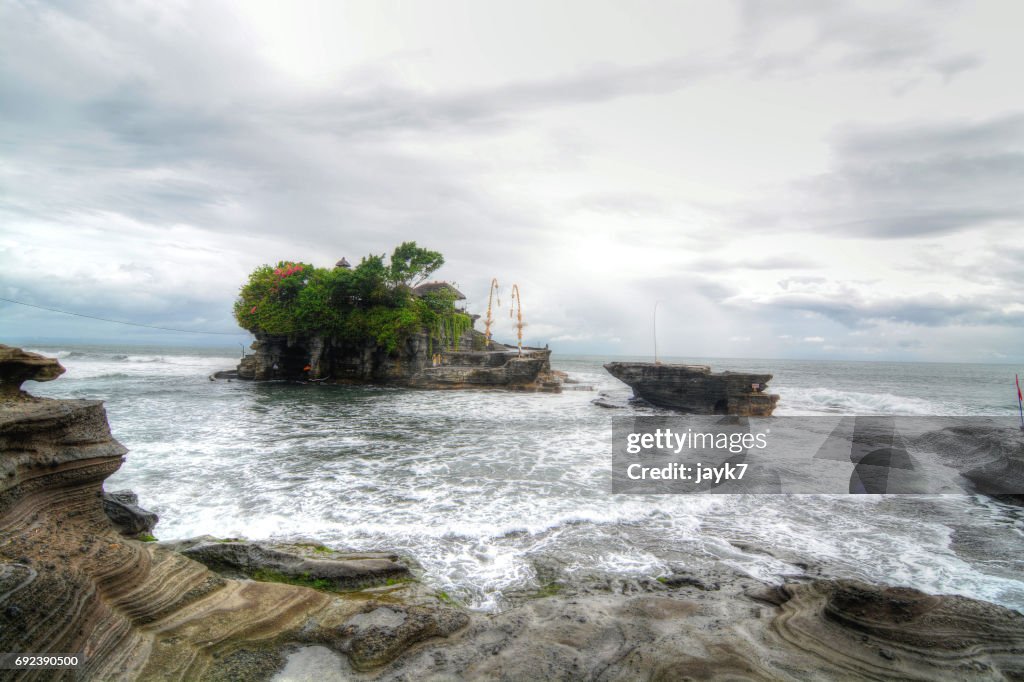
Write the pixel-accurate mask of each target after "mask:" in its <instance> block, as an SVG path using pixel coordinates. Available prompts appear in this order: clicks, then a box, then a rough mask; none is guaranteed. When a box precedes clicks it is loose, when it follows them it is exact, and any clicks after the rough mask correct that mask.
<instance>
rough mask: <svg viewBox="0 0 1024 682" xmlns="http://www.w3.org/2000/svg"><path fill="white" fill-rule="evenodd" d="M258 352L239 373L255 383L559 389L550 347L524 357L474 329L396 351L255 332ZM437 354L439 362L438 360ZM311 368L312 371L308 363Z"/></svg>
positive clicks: (418, 337) (412, 341)
mask: <svg viewBox="0 0 1024 682" xmlns="http://www.w3.org/2000/svg"><path fill="white" fill-rule="evenodd" d="M252 347H253V350H254V351H255V352H254V353H253V355H250V356H248V357H246V358H245V359H244V360H243V361H242V362H241V364H239V366H238V377H239V378H241V379H251V380H255V381H267V380H273V379H312V380H317V381H321V380H323V381H331V382H337V383H360V384H363V383H372V384H391V385H397V386H411V387H415V388H432V389H445V388H510V389H515V390H547V391H557V390H559V388H560V386H561V381H560V380H559V378H558V377H557V376H556V375H555V374H554V373H552V371H551V351H549V350H547V349H540V348H528V349H525V350H524V352H523V355H522V356H521V357H520V356H519V355H518V353H517V352H516V351H515V350H514V349H512V347H510V346H505V345H503V344H500V343H495V344H493V345H492V350H490V351H485V350H484V335H483V334H481V333H480V332H478V331H476V330H473V329H470V330H467V331H466V333H465V334H463V335H462V336H461V337H460V338H459V340H458V342H457V343H455V344H453V345H449V346H444V345H442V344H438V343H432V342H431V340H430V338H429V337H428V335H427V334H426V332H421V333H419V334H413V335H412V336H410V337H409V338H408V339H407V340H406V342H405V345H404V346H403V347H402V348H400V349H399V350H398V351H397V352H395V353H388V352H386V351H385V350H384V349H382V348H379V347H377V346H376V345H375V344H373V343H367V344H351V343H346V342H342V341H340V340H337V339H333V338H331V337H328V336H323V335H318V334H295V335H291V336H272V335H266V334H259V333H257V334H256V341H255V342H254V343H253V346H252ZM435 358H439V360H440V361H439V362H437V363H435ZM307 366H308V367H309V368H310V370H309V372H308V373H307V372H306V371H304V370H305V367H307Z"/></svg>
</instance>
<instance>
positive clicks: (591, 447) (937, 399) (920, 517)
mask: <svg viewBox="0 0 1024 682" xmlns="http://www.w3.org/2000/svg"><path fill="white" fill-rule="evenodd" d="M31 350H35V351H37V352H41V353H43V354H45V355H49V356H52V357H56V358H58V359H59V360H60V362H61V363H62V364H63V365H64V366H65V367H66V368H67V373H66V374H65V375H64V376H62V377H61V378H60V379H59V380H57V381H52V382H47V383H34V382H29V383H27V384H26V385H25V388H27V389H28V390H29V391H30V392H32V393H34V394H36V395H40V396H49V397H54V398H89V399H99V400H103V401H104V402H105V403H106V409H107V414H108V417H109V421H110V426H111V430H112V432H113V434H114V436H115V437H116V438H117V439H118V440H119V441H120V442H121V443H123V444H124V445H125V446H126V447H127V448H128V450H129V452H128V455H127V459H126V462H125V464H124V465H123V466H122V468H121V469H120V470H119V471H118V472H117V473H115V474H114V475H113V476H111V477H110V479H108V481H107V483H106V488H107V489H108V490H118V489H131V490H133V491H135V492H136V493H137V494H138V495H139V499H140V504H141V505H142V506H143V507H145V508H147V509H150V510H152V511H155V512H156V513H158V514H159V516H160V522H159V524H158V525H157V527H156V529H155V531H154V532H155V535H156V536H157V537H158V538H159V539H160V540H162V541H163V540H175V539H183V538H188V537H193V536H198V535H204V534H209V535H214V536H217V537H221V538H224V537H244V538H249V539H253V540H266V539H296V538H311V539H315V540H317V541H319V542H322V543H324V544H326V545H329V546H331V547H335V548H339V549H355V550H393V551H397V552H400V553H402V554H405V555H408V556H410V557H411V558H412V559H413V560H414V561H415V562H416V563H417V564H418V566H419V570H418V572H419V573H420V574H421V576H422V580H423V581H424V582H426V583H427V584H428V585H430V586H432V587H434V588H436V589H438V590H444V591H445V592H447V593H448V594H449V595H450V596H451V597H452V598H454V599H458V600H459V601H461V602H462V603H464V604H466V605H467V606H469V607H471V608H474V609H480V610H500V609H503V608H505V607H507V606H508V604H509V603H510V595H513V594H520V593H523V592H524V591H529V590H531V589H533V590H535V589H537V588H538V587H540V586H541V585H542V584H544V583H545V581H548V580H551V579H552V576H556V577H557V579H559V580H564V581H571V580H573V579H574V578H575V577H580V578H582V577H593V576H594V575H595V574H596V575H601V576H604V577H605V578H606V579H607V580H608V584H610V585H615V584H618V583H617V581H618V582H621V584H623V585H625V584H628V582H629V581H630V580H635V579H637V578H639V577H644V576H646V577H654V576H659V575H665V574H668V573H671V572H678V571H691V572H695V573H701V572H704V571H708V570H722V569H725V570H735V571H739V572H741V573H742V574H746V575H749V576H751V577H752V578H756V579H759V580H764V581H768V582H772V583H781V582H783V581H785V580H787V579H793V578H794V577H796V576H800V575H801V574H803V573H804V571H805V568H806V567H807V566H811V567H813V568H814V570H816V571H818V572H820V573H821V574H822V575H826V576H834V577H846V578H855V579H861V580H864V581H867V582H872V583H883V584H890V585H905V586H910V587H915V588H918V589H921V590H925V591H928V592H933V593H943V594H960V595H965V596H968V597H974V598H978V599H984V600H987V601H991V602H995V603H998V604H1002V605H1004V606H1007V607H1010V608H1013V609H1017V610H1020V611H1024V559H1022V557H1024V510H1021V509H1020V508H1017V507H1013V506H1009V505H1006V504H1002V503H1000V502H997V501H994V500H991V499H989V498H986V497H984V496H980V495H971V494H947V495H754V494H749V495H615V494H612V492H611V425H612V418H613V416H622V414H624V413H625V414H628V413H629V412H630V411H633V410H644V409H646V410H648V413H649V412H650V410H651V409H652V408H642V407H634V406H632V405H630V404H629V403H628V402H627V400H628V398H629V396H630V395H631V391H630V389H629V388H628V387H627V386H626V385H625V384H622V383H621V382H619V381H618V380H617V379H615V378H613V377H612V376H611V375H609V374H608V373H607V372H606V371H605V370H604V369H603V367H602V363H603V362H607V361H608V360H611V359H622V360H626V359H630V358H605V357H602V358H598V357H569V356H558V355H555V356H554V358H553V362H552V364H553V366H554V368H555V369H560V370H564V371H566V372H568V373H569V376H570V377H571V378H572V379H573V380H575V381H577V382H579V383H577V384H572V385H569V386H567V388H573V389H589V390H567V391H565V392H563V393H560V394H544V393H540V394H526V393H506V392H500V391H447V392H434V391H421V390H408V389H401V388H380V387H348V386H331V385H312V384H293V383H283V382H282V383H251V382H244V381H237V380H236V381H225V380H217V381H211V380H210V375H211V374H212V373H213V372H215V371H217V370H222V369H231V368H233V367H234V366H235V365H236V363H237V361H238V355H239V352H238V351H237V350H236V351H234V352H232V351H231V350H230V349H223V348H219V349H217V348H180V347H174V348H164V347H139V346H129V347H116V346H72V345H60V346H37V347H34V348H31ZM637 359H643V358H637ZM664 360H665V361H677V362H687V363H697V364H707V365H710V366H711V367H712V368H713V369H715V370H723V369H732V370H748V371H765V372H770V373H772V374H774V379H773V380H772V382H771V384H770V388H771V391H772V392H774V393H778V394H780V395H781V396H782V399H781V401H780V403H779V406H778V409H777V411H776V414H777V415H786V414H793V415H812V414H826V415H838V414H849V415H860V414H871V415H878V414H881V415H956V416H962V415H997V416H1012V415H1014V414H1016V412H1017V404H1016V392H1015V389H1014V388H1013V377H1014V373H1015V372H1017V371H1019V368H1016V367H1011V366H1006V365H991V364H932V363H888V362H826V361H795V360H759V359H743V358H736V359H728V360H723V359H714V358H665V359H664ZM601 394H604V396H603V397H604V398H605V400H607V401H611V402H613V403H616V404H620V405H623V407H622V409H618V410H609V409H604V408H601V407H598V406H596V405H594V404H592V402H591V401H592V400H594V399H595V397H597V396H598V395H601ZM655 412H656V410H655Z"/></svg>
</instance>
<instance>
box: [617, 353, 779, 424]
mask: <svg viewBox="0 0 1024 682" xmlns="http://www.w3.org/2000/svg"><path fill="white" fill-rule="evenodd" d="M604 368H605V369H606V370H608V373H609V374H611V375H612V376H613V377H615V378H616V379H618V380H619V381H622V382H623V383H625V384H628V385H629V387H630V388H632V389H633V395H634V397H636V398H639V399H641V400H645V401H647V402H648V403H650V404H652V405H657V406H658V407H666V408H669V409H673V410H679V411H680V412H685V413H688V414H728V415H737V416H741V417H768V416H771V414H772V412H773V411H774V410H775V404H776V403H777V402H779V396H777V395H772V394H769V393H766V392H765V388H766V387H767V384H768V382H769V381H771V379H772V375H771V374H753V373H748V372H721V373H715V372H712V371H711V368H710V367H708V366H706V365H673V364H662V363H655V362H609V363H608V364H606V365H605V366H604Z"/></svg>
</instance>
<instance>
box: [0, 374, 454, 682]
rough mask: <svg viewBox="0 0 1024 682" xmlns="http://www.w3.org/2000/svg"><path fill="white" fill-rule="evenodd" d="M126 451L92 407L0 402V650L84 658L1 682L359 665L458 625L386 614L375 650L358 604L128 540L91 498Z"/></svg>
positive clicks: (444, 611) (426, 613) (207, 675)
mask: <svg viewBox="0 0 1024 682" xmlns="http://www.w3.org/2000/svg"><path fill="white" fill-rule="evenodd" d="M9 357H11V356H9ZM39 366H40V364H39V363H38V361H37V360H35V359H33V358H29V360H28V366H27V367H23V366H17V364H16V363H12V362H8V363H6V364H5V365H3V366H2V367H0V369H2V370H3V371H5V372H7V374H6V375H5V381H7V382H9V383H10V384H12V385H13V384H14V382H16V381H17V380H18V378H19V377H25V376H29V375H31V371H30V368H31V367H39ZM43 366H45V365H43ZM48 371H50V372H53V371H54V370H52V369H51V370H48ZM56 373H57V374H59V372H56ZM125 452H126V450H125V448H124V447H123V446H121V444H119V443H118V442H117V441H116V440H114V439H113V437H112V436H111V434H110V430H109V427H108V425H107V420H106V414H105V411H104V409H103V405H102V404H101V403H100V402H99V401H91V400H47V399H39V398H29V397H22V396H21V395H18V396H17V397H15V398H11V399H7V400H3V401H0V651H5V652H18V653H81V654H84V655H85V658H86V663H85V666H84V668H83V669H81V670H78V671H74V672H65V673H61V672H59V671H52V670H30V671H18V672H12V671H5V673H9V674H8V676H7V677H5V679H18V680H36V679H62V678H65V677H66V678H67V679H89V680H135V679H142V680H199V679H202V680H259V679H266V678H267V677H268V676H269V675H270V674H271V673H272V672H273V671H274V670H275V669H276V668H277V667H279V666H280V665H281V664H282V663H283V660H284V651H286V650H287V648H288V647H292V646H295V645H296V644H314V643H315V644H321V645H325V646H328V647H330V648H331V649H333V650H335V651H348V650H351V651H353V652H356V653H354V654H352V656H353V659H352V660H353V665H357V666H359V665H363V666H372V665H377V664H380V663H383V662H386V661H387V660H388V656H393V655H397V654H398V653H399V652H400V651H401V650H402V648H403V647H404V646H407V645H408V644H409V643H412V642H415V641H419V640H422V639H424V638H428V637H432V636H437V635H446V634H450V633H451V632H453V631H454V630H455V629H457V628H458V627H461V625H463V624H464V623H465V622H466V616H465V615H464V614H463V613H462V612H461V611H457V610H453V609H451V608H449V607H446V606H444V605H441V604H437V603H431V602H430V601H429V600H427V603H426V604H425V605H421V606H415V605H409V604H401V605H396V606H393V607H389V608H394V609H397V610H398V611H400V612H403V613H404V612H405V611H409V612H410V613H413V612H414V615H415V617H414V618H412V619H411V620H410V623H411V625H410V626H407V627H406V628H405V629H403V630H402V631H401V632H396V633H394V636H393V637H389V636H388V633H383V634H382V633H379V632H378V633H376V635H374V636H375V637H376V638H377V639H380V640H382V641H383V642H384V643H385V644H386V645H384V644H381V645H379V646H376V648H375V646H371V645H367V644H366V641H367V637H369V636H370V635H367V634H366V633H365V632H362V631H361V630H360V629H359V628H358V627H355V626H356V625H358V623H359V622H360V621H359V618H360V614H362V613H364V611H365V610H366V609H367V608H368V606H369V607H370V608H371V609H373V608H376V607H375V606H374V605H373V602H372V601H370V602H368V598H370V597H371V594H360V595H359V597H358V598H346V597H345V596H343V595H336V594H331V593H328V592H324V591H318V590H314V589H309V588H307V587H301V586H296V585H291V584H282V583H278V582H256V581H251V580H232V579H226V578H224V577H222V576H220V575H218V574H217V573H215V572H213V571H211V570H209V569H208V568H207V567H206V566H204V565H203V564H201V563H199V562H197V561H193V560H192V559H190V558H188V557H186V556H185V555H183V554H181V553H179V552H175V551H172V550H171V549H168V548H166V547H160V546H156V545H155V544H153V543H144V542H140V541H137V540H132V539H128V538H126V537H124V536H123V535H121V534H120V533H119V531H118V529H117V528H116V527H115V526H114V524H113V523H112V522H111V519H110V518H109V517H108V516H107V514H106V513H105V511H104V505H103V498H102V484H103V481H104V479H106V478H107V477H108V476H109V475H110V474H112V473H113V472H114V471H116V470H117V469H118V467H120V466H121V463H122V461H123V457H124V454H125ZM385 568H387V567H385ZM385 573H387V571H386V570H385ZM349 577H351V576H349ZM382 596H383V595H382ZM353 618H356V620H355V621H354V624H353V621H352V619H353ZM371 634H372V633H371ZM360 647H362V648H360ZM364 650H366V651H369V652H371V653H369V654H366V656H365V658H359V656H360V655H362V654H360V653H359V652H362V651H364ZM76 675H80V677H75V676H76Z"/></svg>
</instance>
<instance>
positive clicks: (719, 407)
mask: <svg viewBox="0 0 1024 682" xmlns="http://www.w3.org/2000/svg"><path fill="white" fill-rule="evenodd" d="M714 411H715V414H728V413H729V401H728V400H726V399H725V398H722V399H721V400H719V401H718V402H716V403H715V407H714Z"/></svg>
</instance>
